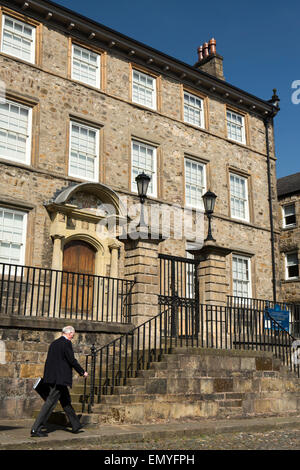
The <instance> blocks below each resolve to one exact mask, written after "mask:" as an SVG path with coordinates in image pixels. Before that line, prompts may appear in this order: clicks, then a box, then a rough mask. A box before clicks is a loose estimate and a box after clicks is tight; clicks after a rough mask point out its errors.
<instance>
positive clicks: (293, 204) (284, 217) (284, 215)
mask: <svg viewBox="0 0 300 470" xmlns="http://www.w3.org/2000/svg"><path fill="white" fill-rule="evenodd" d="M291 206H293V207H294V213H293V214H291V215H295V222H293V223H292V224H287V223H286V217H288V216H287V215H286V213H285V210H286V209H287V208H288V207H291ZM282 220H283V224H282V226H283V228H289V227H296V224H297V218H296V205H295V203H294V202H291V203H290V204H285V205H284V206H282Z"/></svg>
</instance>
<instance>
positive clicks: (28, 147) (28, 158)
mask: <svg viewBox="0 0 300 470" xmlns="http://www.w3.org/2000/svg"><path fill="white" fill-rule="evenodd" d="M3 104H9V105H13V106H18V107H19V108H23V109H26V110H27V111H28V122H27V138H26V149H25V159H24V160H20V159H18V158H13V157H7V156H6V155H5V154H4V155H1V150H0V158H3V159H5V160H9V161H13V162H18V163H23V164H25V165H30V163H31V142H32V108H31V107H30V106H26V105H23V104H21V103H19V102H17V101H12V100H7V99H6V100H5V102H4V103H3ZM7 132H11V133H15V134H17V133H16V132H14V131H11V130H9V129H7ZM3 153H5V151H3Z"/></svg>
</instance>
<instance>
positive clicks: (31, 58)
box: [1, 15, 36, 64]
mask: <svg viewBox="0 0 300 470" xmlns="http://www.w3.org/2000/svg"><path fill="white" fill-rule="evenodd" d="M6 18H9V19H10V20H12V21H14V22H15V23H17V24H20V25H22V26H24V25H26V27H28V28H31V29H32V45H31V48H30V59H29V60H26V59H24V58H23V57H22V56H20V55H15V54H11V53H9V52H7V51H4V50H3V40H4V29H5V28H4V24H5V19H6ZM35 50H36V26H34V25H32V24H29V23H26V22H25V21H20V20H18V19H16V18H14V17H13V16H10V15H3V16H2V32H1V52H3V53H4V54H7V55H10V56H12V57H17V58H19V59H21V60H24V61H25V62H29V63H31V64H34V63H35Z"/></svg>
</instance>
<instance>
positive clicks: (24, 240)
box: [0, 206, 28, 266]
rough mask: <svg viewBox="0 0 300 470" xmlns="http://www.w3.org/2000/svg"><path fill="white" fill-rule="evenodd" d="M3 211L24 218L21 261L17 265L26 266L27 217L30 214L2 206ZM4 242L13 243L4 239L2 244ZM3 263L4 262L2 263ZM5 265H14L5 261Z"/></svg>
mask: <svg viewBox="0 0 300 470" xmlns="http://www.w3.org/2000/svg"><path fill="white" fill-rule="evenodd" d="M0 209H1V210H4V211H6V212H10V213H13V214H17V215H22V216H23V227H22V241H21V243H20V246H21V248H20V261H19V263H16V264H17V265H21V266H23V265H24V264H25V252H26V238H27V217H28V213H27V212H25V211H21V210H19V209H12V208H9V207H4V206H1V207H0ZM2 241H6V242H9V243H12V241H11V240H4V239H1V240H0V242H2ZM1 262H3V261H1ZM4 264H12V263H11V262H10V261H5V262H4Z"/></svg>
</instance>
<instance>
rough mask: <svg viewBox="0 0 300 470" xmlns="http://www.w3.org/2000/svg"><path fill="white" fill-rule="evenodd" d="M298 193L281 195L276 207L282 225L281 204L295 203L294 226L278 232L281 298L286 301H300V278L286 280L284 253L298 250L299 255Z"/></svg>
mask: <svg viewBox="0 0 300 470" xmlns="http://www.w3.org/2000/svg"><path fill="white" fill-rule="evenodd" d="M299 202H300V195H299V194H292V195H288V196H285V197H281V198H280V200H279V207H278V220H279V223H280V224H281V227H282V225H283V221H282V206H283V205H287V204H293V203H294V204H295V210H296V224H297V225H296V227H288V228H281V233H280V273H281V292H282V293H281V295H282V298H283V299H284V300H286V301H288V302H295V303H298V304H299V303H300V280H299V279H293V280H287V279H286V276H285V272H286V266H285V253H288V252H291V251H296V252H298V259H299V257H300V253H299V247H300V225H299V220H300V203H299Z"/></svg>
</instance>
